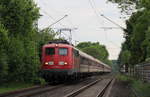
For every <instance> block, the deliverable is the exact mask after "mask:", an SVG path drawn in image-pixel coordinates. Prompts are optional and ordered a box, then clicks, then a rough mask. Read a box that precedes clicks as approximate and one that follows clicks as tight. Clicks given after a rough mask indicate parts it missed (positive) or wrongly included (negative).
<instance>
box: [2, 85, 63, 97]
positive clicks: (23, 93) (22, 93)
mask: <svg viewBox="0 0 150 97" xmlns="http://www.w3.org/2000/svg"><path fill="white" fill-rule="evenodd" d="M60 87H63V85H57V86H50V85H45V86H36V87H32V88H27V89H23V90H18V91H14V92H9V93H4V94H0V97H29V96H33V95H38V94H40V93H43V92H47V91H52V90H55V89H57V88H60Z"/></svg>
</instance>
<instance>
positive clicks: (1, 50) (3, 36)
mask: <svg viewBox="0 0 150 97" xmlns="http://www.w3.org/2000/svg"><path fill="white" fill-rule="evenodd" d="M7 33H8V31H7V30H6V29H5V28H4V26H3V25H2V24H1V23H0V82H2V81H3V80H6V79H7V77H6V76H7V75H8V63H7V59H8V57H7V54H6V52H7V49H6V48H7V47H8V35H7Z"/></svg>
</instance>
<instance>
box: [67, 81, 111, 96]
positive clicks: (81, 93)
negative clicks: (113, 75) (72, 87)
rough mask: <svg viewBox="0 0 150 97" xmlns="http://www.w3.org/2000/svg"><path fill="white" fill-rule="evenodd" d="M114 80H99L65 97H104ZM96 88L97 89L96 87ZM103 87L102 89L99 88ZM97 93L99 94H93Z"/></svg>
mask: <svg viewBox="0 0 150 97" xmlns="http://www.w3.org/2000/svg"><path fill="white" fill-rule="evenodd" d="M112 81H113V79H98V80H96V81H94V82H92V83H90V84H88V85H86V86H83V87H81V88H80V89H78V90H76V91H73V92H71V93H69V94H67V95H65V96H64V97H104V94H105V92H106V90H107V89H108V87H109V85H110V84H111V83H112ZM95 86H96V87H95ZM97 86H102V87H97ZM94 88H95V89H94ZM92 90H94V91H97V93H93V94H92V93H91V92H93V91H92Z"/></svg>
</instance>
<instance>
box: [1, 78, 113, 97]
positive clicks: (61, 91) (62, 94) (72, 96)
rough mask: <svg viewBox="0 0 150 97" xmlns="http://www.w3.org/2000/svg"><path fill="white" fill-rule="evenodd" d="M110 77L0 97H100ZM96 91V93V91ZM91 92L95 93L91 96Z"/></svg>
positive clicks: (36, 88) (28, 90)
mask: <svg viewBox="0 0 150 97" xmlns="http://www.w3.org/2000/svg"><path fill="white" fill-rule="evenodd" d="M111 81H112V79H110V77H99V76H98V77H90V78H87V79H85V80H82V81H80V82H77V83H75V84H61V85H57V86H50V85H46V86H40V87H34V88H30V89H24V90H22V91H17V92H12V93H6V94H3V95H0V97H102V95H104V93H105V90H106V89H107V88H108V87H109V84H110V83H111ZM96 86H101V87H100V88H98V87H96ZM97 90H98V91H97ZM91 91H92V93H93V91H97V93H94V94H96V96H91V95H89V94H88V93H90V94H91Z"/></svg>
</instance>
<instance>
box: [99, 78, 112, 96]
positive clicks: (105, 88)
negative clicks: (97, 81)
mask: <svg viewBox="0 0 150 97" xmlns="http://www.w3.org/2000/svg"><path fill="white" fill-rule="evenodd" d="M112 81H113V79H111V80H110V81H109V82H108V84H107V85H106V86H105V87H104V88H103V89H102V91H101V92H100V93H99V94H98V95H97V96H96V97H103V96H104V94H105V92H106V91H107V89H108V87H109V85H110V84H111V83H112Z"/></svg>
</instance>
